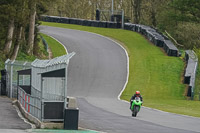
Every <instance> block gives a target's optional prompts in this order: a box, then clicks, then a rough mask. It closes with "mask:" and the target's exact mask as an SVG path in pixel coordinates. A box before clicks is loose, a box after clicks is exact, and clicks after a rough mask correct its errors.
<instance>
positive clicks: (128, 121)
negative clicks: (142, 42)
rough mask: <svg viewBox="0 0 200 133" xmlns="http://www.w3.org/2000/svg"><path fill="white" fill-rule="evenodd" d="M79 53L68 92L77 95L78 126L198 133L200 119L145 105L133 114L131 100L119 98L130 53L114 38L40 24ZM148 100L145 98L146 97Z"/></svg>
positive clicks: (123, 132)
mask: <svg viewBox="0 0 200 133" xmlns="http://www.w3.org/2000/svg"><path fill="white" fill-rule="evenodd" d="M40 30H41V32H42V33H45V34H47V35H50V36H52V37H54V38H56V39H57V40H58V41H60V42H61V43H62V44H63V45H65V46H66V48H67V50H68V52H69V53H70V52H73V51H74V52H76V55H75V56H74V57H73V58H72V59H71V60H70V63H69V68H68V90H67V91H68V95H69V96H74V97H77V98H78V104H79V109H80V119H79V126H81V127H83V128H88V129H92V130H97V131H101V132H108V133H129V132H137V133H195V132H200V119H199V118H194V117H188V116H182V115H177V114H172V113H166V112H162V111H158V110H154V109H150V108H145V107H143V108H142V109H141V111H140V112H139V114H138V116H137V118H133V117H131V112H130V110H129V103H127V102H124V101H120V100H118V99H117V97H118V95H119V94H120V92H121V90H122V89H123V87H124V84H125V83H126V78H127V56H126V53H125V51H124V49H123V48H122V47H120V46H119V45H118V44H116V43H115V42H113V41H112V40H110V39H108V38H105V37H102V36H99V35H96V34H93V33H88V32H84V31H78V30H71V29H63V28H56V27H48V26H41V27H40ZM144 100H145V99H144Z"/></svg>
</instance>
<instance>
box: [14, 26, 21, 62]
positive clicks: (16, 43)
mask: <svg viewBox="0 0 200 133" xmlns="http://www.w3.org/2000/svg"><path fill="white" fill-rule="evenodd" d="M22 29H23V27H22V26H21V27H20V28H19V30H18V31H17V32H18V33H17V39H16V42H15V46H14V50H13V53H12V56H11V60H15V59H16V58H17V55H18V52H19V46H20V43H21V38H22Z"/></svg>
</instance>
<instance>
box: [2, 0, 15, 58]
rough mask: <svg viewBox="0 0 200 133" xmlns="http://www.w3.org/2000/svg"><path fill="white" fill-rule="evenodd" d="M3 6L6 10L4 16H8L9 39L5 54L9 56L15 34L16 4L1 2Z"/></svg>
mask: <svg viewBox="0 0 200 133" xmlns="http://www.w3.org/2000/svg"><path fill="white" fill-rule="evenodd" d="M1 4H2V5H1V6H2V7H3V9H4V15H7V16H8V18H9V19H8V30H7V37H6V42H5V45H4V50H3V51H4V53H5V55H8V54H9V52H10V49H11V46H12V41H13V33H14V28H15V25H14V21H15V14H16V10H15V3H14V2H12V1H10V0H8V1H1Z"/></svg>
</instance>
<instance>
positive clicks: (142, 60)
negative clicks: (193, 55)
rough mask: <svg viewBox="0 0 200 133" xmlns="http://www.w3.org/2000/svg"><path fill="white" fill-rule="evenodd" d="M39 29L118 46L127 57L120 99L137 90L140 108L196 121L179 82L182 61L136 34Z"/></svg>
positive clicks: (197, 105)
mask: <svg viewBox="0 0 200 133" xmlns="http://www.w3.org/2000/svg"><path fill="white" fill-rule="evenodd" d="M42 25H48V26H54V27H62V28H68V29H77V30H83V31H89V32H94V33H98V34H101V35H104V36H107V37H111V38H113V39H115V40H117V41H119V42H121V43H122V44H123V46H124V47H125V48H126V49H127V51H128V54H129V82H128V85H127V87H126V89H125V91H124V92H123V93H122V96H121V99H125V100H127V101H129V99H130V98H131V96H132V95H133V94H134V92H135V91H136V90H140V91H141V94H142V96H143V98H144V106H148V107H152V108H156V109H160V110H163V111H168V112H173V113H179V114H185V115H191V116H197V117H200V113H199V110H200V102H199V101H188V100H185V99H186V97H185V88H186V85H184V84H182V81H181V80H182V75H183V72H184V62H183V60H182V59H181V58H178V57H169V56H166V55H165V53H164V52H163V51H162V50H161V49H160V48H159V47H156V46H154V45H152V44H151V43H149V42H148V41H147V40H146V39H145V38H144V37H143V36H141V35H140V34H138V33H135V32H132V31H127V30H121V29H109V28H96V27H86V26H79V25H69V24H60V23H48V22H42ZM191 110H192V111H191Z"/></svg>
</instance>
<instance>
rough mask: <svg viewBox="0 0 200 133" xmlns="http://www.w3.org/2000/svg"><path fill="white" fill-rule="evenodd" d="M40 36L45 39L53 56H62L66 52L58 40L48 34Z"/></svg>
mask: <svg viewBox="0 0 200 133" xmlns="http://www.w3.org/2000/svg"><path fill="white" fill-rule="evenodd" d="M40 34H41V35H42V37H43V38H44V39H45V40H46V42H47V43H48V46H49V47H50V49H51V51H52V54H53V57H58V56H62V55H64V54H66V51H65V49H64V47H63V45H61V44H60V43H59V42H58V41H56V40H55V39H53V38H51V37H50V36H47V35H45V34H42V33H40Z"/></svg>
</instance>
